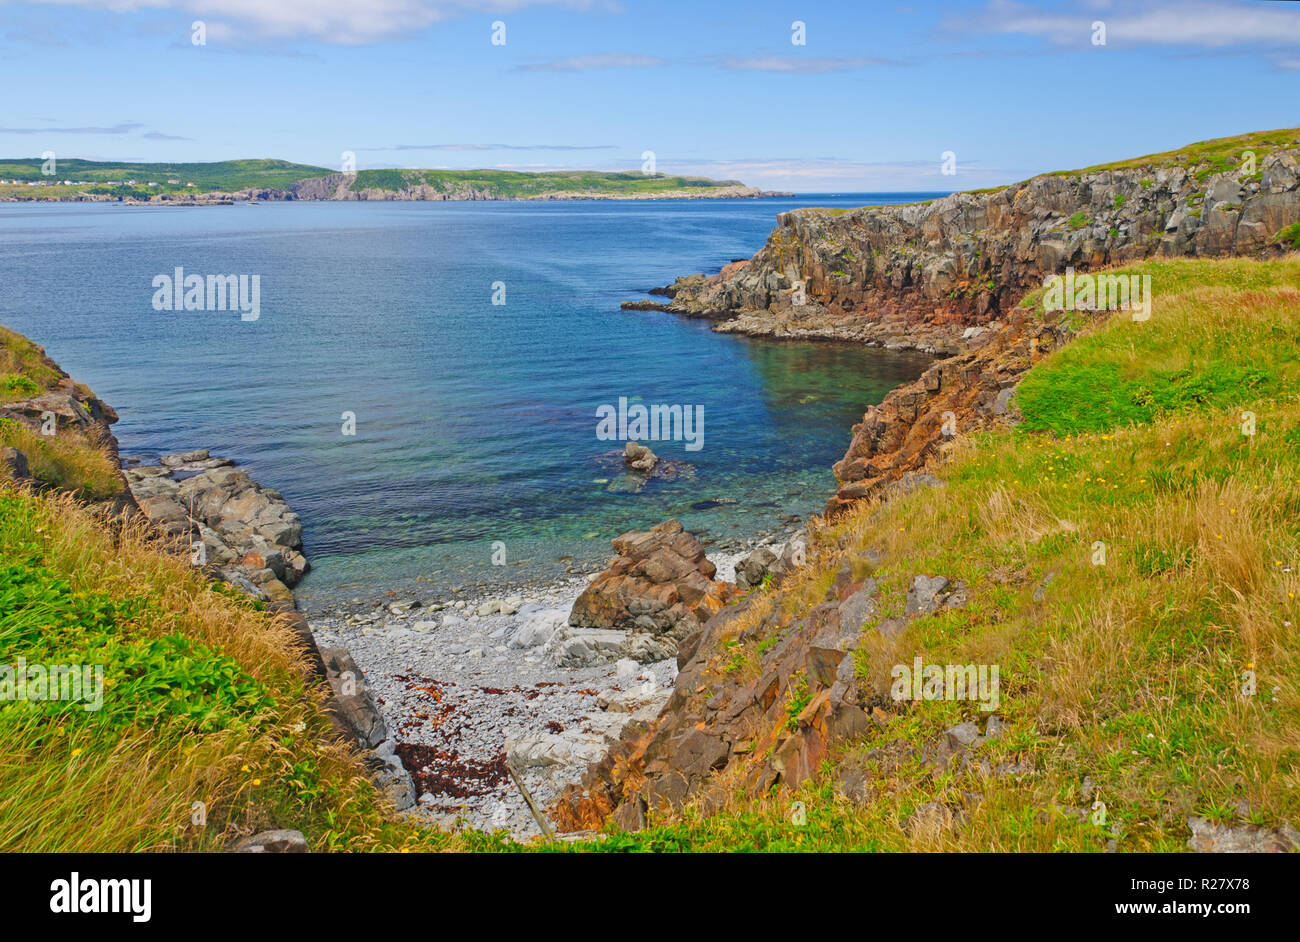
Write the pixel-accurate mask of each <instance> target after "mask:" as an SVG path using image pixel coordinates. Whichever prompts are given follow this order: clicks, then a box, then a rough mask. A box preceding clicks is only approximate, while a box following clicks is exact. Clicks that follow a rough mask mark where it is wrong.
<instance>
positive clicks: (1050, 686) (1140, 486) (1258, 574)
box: [600, 256, 1300, 851]
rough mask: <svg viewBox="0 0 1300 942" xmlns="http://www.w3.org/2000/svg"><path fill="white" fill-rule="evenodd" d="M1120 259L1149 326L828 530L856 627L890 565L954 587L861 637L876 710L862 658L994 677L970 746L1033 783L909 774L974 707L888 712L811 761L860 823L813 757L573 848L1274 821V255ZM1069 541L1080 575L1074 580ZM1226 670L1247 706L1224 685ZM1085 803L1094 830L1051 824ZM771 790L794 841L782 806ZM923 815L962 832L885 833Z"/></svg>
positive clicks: (1281, 337) (1295, 270)
mask: <svg viewBox="0 0 1300 942" xmlns="http://www.w3.org/2000/svg"><path fill="white" fill-rule="evenodd" d="M1123 270H1124V271H1132V272H1136V273H1149V274H1151V275H1152V278H1153V287H1154V291H1155V299H1156V301H1155V305H1154V310H1153V314H1152V318H1151V320H1150V321H1147V322H1145V323H1134V322H1133V321H1131V320H1130V319H1127V318H1126V317H1124V316H1122V315H1120V316H1116V317H1114V318H1112V319H1110V320H1109V321H1104V322H1100V323H1098V324H1097V325H1096V326H1095V330H1091V331H1090V332H1088V333H1086V334H1085V336H1083V337H1081V338H1080V339H1078V340H1076V341H1075V342H1074V343H1073V344H1071V345H1069V346H1067V347H1065V348H1064V349H1063V350H1061V351H1058V352H1057V353H1055V354H1053V355H1052V356H1050V357H1049V358H1048V359H1047V360H1045V361H1044V362H1043V363H1041V364H1040V365H1038V366H1037V367H1035V368H1034V369H1033V370H1032V371H1031V372H1030V373H1029V375H1028V376H1027V377H1026V379H1025V380H1024V382H1023V384H1022V386H1021V394H1020V403H1021V408H1022V410H1023V412H1024V415H1025V421H1024V423H1023V425H1021V426H1020V427H1018V428H1016V429H1012V430H1006V431H998V432H990V433H985V434H981V435H978V436H975V437H974V440H967V441H964V442H961V443H959V444H958V446H957V447H956V449H955V452H956V453H955V455H954V456H953V460H951V461H950V462H949V463H948V464H946V465H945V466H944V468H943V469H942V470H940V471H939V472H938V473H939V474H940V476H941V477H942V478H944V479H945V481H946V485H947V486H946V487H944V488H943V489H937V490H924V491H921V492H917V493H914V494H912V495H910V496H908V497H905V498H902V499H900V500H897V501H895V502H893V503H890V504H888V505H885V506H884V507H883V508H882V507H881V506H880V505H878V504H872V505H870V506H866V507H863V508H861V509H860V510H858V511H857V512H856V513H855V514H854V515H853V516H851V517H850V518H849V519H848V520H846V521H845V522H843V523H841V524H839V525H838V526H836V527H835V528H834V529H833V530H832V532H831V534H830V536H831V537H832V538H835V537H843V538H845V539H846V540H847V541H848V549H847V551H846V552H845V554H843V555H847V556H848V557H849V558H854V557H855V556H857V554H859V553H861V552H862V551H863V550H865V549H867V548H869V547H873V548H876V549H879V550H881V551H883V554H884V563H883V565H881V566H880V567H879V569H878V570H877V571H876V572H875V577H876V578H877V579H879V580H880V581H881V583H882V585H883V590H882V599H883V605H882V608H883V611H882V612H881V613H880V615H881V617H888V616H897V615H901V614H902V610H903V604H904V601H905V598H906V592H907V587H908V585H909V583H910V580H911V578H912V577H913V576H914V575H916V574H919V573H927V574H935V573H942V574H944V575H947V576H949V577H951V578H960V579H964V580H966V581H967V582H968V583H969V584H970V586H971V588H972V591H973V599H972V601H971V603H970V604H969V605H968V606H967V607H966V608H963V609H959V610H956V611H948V612H944V613H941V614H938V615H933V616H927V617H923V618H919V619H917V620H915V621H914V622H913V623H912V624H911V626H910V628H909V629H908V630H907V631H906V632H905V634H904V635H903V636H902V638H901V640H900V641H899V642H898V645H897V647H894V646H892V645H891V644H890V643H889V642H887V641H885V640H884V639H883V638H882V637H881V636H880V635H879V634H878V633H876V632H874V631H873V630H871V628H870V627H868V629H867V630H866V631H865V632H864V642H863V644H862V646H861V648H860V651H859V654H858V672H859V676H860V677H861V678H862V679H863V683H864V686H865V687H866V688H868V689H869V690H873V691H875V692H876V693H877V694H880V695H883V696H886V697H887V696H888V691H889V676H890V675H889V671H890V667H891V666H892V665H894V664H896V663H907V664H910V663H911V660H912V658H913V657H914V656H916V655H920V656H921V657H923V659H924V662H925V663H940V664H942V663H957V664H967V663H975V664H980V663H983V664H998V665H1000V669H1001V696H1002V704H1001V707H1000V710H999V713H1000V714H1001V715H1002V716H1003V717H1005V718H1006V719H1007V720H1008V721H1009V722H1010V724H1011V725H1010V730H1009V732H1008V733H1007V734H1005V735H1003V736H1002V737H1000V738H997V739H993V740H989V741H988V742H986V743H984V744H982V745H981V746H979V747H978V748H977V750H976V751H975V756H976V757H984V758H987V759H988V760H989V761H990V763H991V764H992V765H993V766H995V767H996V765H997V764H998V763H1002V762H1011V761H1017V760H1018V761H1023V762H1027V763H1029V764H1030V765H1032V766H1033V768H1034V773H1033V774H1032V775H1025V776H1020V777H1002V778H999V777H984V776H983V775H980V774H978V773H977V772H968V773H951V772H947V773H940V774H931V773H930V771H929V770H928V769H926V768H924V767H922V765H921V764H920V763H919V762H918V761H917V760H916V758H915V757H914V756H915V751H916V750H917V749H918V748H920V747H922V746H924V745H925V744H928V743H933V742H934V741H936V740H937V739H938V738H939V737H940V735H941V733H942V731H943V730H944V729H945V728H947V727H949V726H951V725H953V724H954V723H957V722H960V721H962V720H964V719H975V720H977V721H979V720H982V718H983V716H984V714H982V713H981V712H980V711H979V710H978V709H977V708H976V706H977V705H976V704H973V703H969V702H967V703H960V702H949V701H939V702H920V703H915V704H900V705H897V706H898V708H897V709H896V715H895V716H894V718H893V719H892V720H890V721H889V722H888V723H887V724H886V725H885V726H884V727H883V728H881V729H880V730H878V731H876V732H873V733H871V734H869V735H868V736H867V737H866V738H865V739H864V740H862V741H861V742H859V743H857V744H855V745H853V746H852V747H850V748H848V749H847V750H845V751H844V752H843V754H841V755H840V756H838V757H837V763H838V764H849V765H855V766H858V767H862V768H865V769H867V770H868V771H870V772H871V774H872V776H873V778H872V783H873V799H872V801H871V802H870V803H869V804H868V805H867V806H865V807H857V806H854V805H852V804H850V803H849V802H848V801H847V800H846V799H844V798H843V797H840V796H838V795H837V794H836V793H835V790H834V788H833V787H832V781H833V779H834V772H835V769H834V768H833V767H828V768H826V769H825V770H824V774H823V775H822V777H821V778H820V779H819V780H817V781H814V782H810V783H808V784H807V785H806V786H805V787H804V788H803V789H802V790H801V792H800V793H799V794H797V795H793V796H789V795H787V796H779V797H778V796H770V797H768V798H762V799H757V800H754V799H747V798H745V797H743V796H742V795H741V794H740V793H739V792H737V795H736V798H735V800H734V802H733V804H732V807H731V808H730V809H729V810H727V811H725V812H724V813H722V814H720V815H716V816H714V817H709V818H703V817H701V816H700V815H699V814H698V813H697V812H693V811H692V812H688V814H687V815H686V816H685V817H684V819H683V820H682V821H680V822H677V823H673V824H669V825H665V826H661V827H659V828H656V829H652V830H650V831H647V832H642V833H638V834H632V835H618V836H616V837H614V838H613V839H612V840H610V841H608V842H606V843H605V844H604V845H600V846H603V848H604V849H608V850H619V849H634V850H644V849H659V850H666V849H692V850H717V849H729V850H735V849H760V848H762V849H807V850H811V849H858V850H932V849H942V850H1017V851H1043V850H1069V851H1090V850H1099V849H1101V848H1102V847H1103V846H1104V845H1105V842H1106V840H1107V839H1108V838H1110V837H1111V836H1112V833H1111V830H1110V825H1112V824H1114V823H1115V822H1118V829H1119V838H1118V846H1119V849H1120V850H1122V851H1153V850H1154V851H1174V850H1183V849H1185V842H1186V840H1187V837H1188V830H1187V827H1186V825H1185V820H1186V817H1187V816H1188V815H1190V814H1201V815H1205V816H1207V817H1209V818H1211V819H1221V820H1224V821H1232V820H1234V818H1235V815H1234V812H1233V809H1234V806H1235V804H1236V803H1237V802H1238V801H1239V800H1241V799H1245V800H1247V801H1248V802H1249V804H1250V807H1251V809H1252V811H1251V819H1252V820H1253V821H1255V822H1257V823H1261V824H1270V825H1276V824H1278V823H1279V822H1281V821H1282V820H1285V819H1288V818H1289V819H1291V820H1292V821H1298V820H1300V788H1297V786H1298V785H1300V628H1297V627H1296V626H1297V624H1298V623H1300V604H1298V603H1297V599H1296V593H1297V592H1298V591H1300V395H1298V394H1300V354H1298V352H1297V351H1300V256H1290V257H1287V258H1284V259H1282V260H1278V261H1271V262H1253V261H1244V260H1237V259H1232V260H1225V261H1172V262H1156V263H1144V264H1142V265H1139V266H1135V267H1133V268H1130V269H1123ZM1036 301H1037V296H1031V297H1030V298H1028V299H1026V303H1027V304H1030V305H1033V304H1035V303H1036ZM1247 409H1248V410H1250V411H1253V412H1254V413H1255V414H1256V416H1257V420H1256V421H1257V429H1256V434H1255V435H1254V436H1253V437H1247V436H1245V435H1244V434H1243V432H1242V428H1241V422H1242V416H1241V412H1242V411H1243V410H1247ZM1095 541H1102V542H1104V543H1105V544H1106V546H1107V558H1106V562H1105V565H1093V564H1092V557H1093V550H1092V547H1093V544H1094V542H1095ZM843 555H841V554H839V553H838V552H834V554H833V556H830V557H824V558H823V559H821V561H820V564H819V565H812V566H810V567H808V568H807V569H806V570H804V571H803V573H802V575H801V576H800V577H799V579H798V581H797V582H796V583H795V584H794V585H793V587H792V588H791V589H790V590H789V591H788V592H785V591H783V593H782V594H781V595H780V596H779V597H778V596H776V595H775V594H773V595H772V597H771V600H770V602H769V601H768V600H767V599H764V600H762V602H763V604H762V605H760V606H759V607H758V609H757V610H756V611H755V612H754V613H753V614H754V617H752V618H750V619H747V620H746V624H748V623H750V622H752V621H757V619H758V617H761V615H762V614H764V613H765V612H766V610H767V607H768V606H770V605H781V606H783V608H782V611H783V612H785V613H787V614H788V616H789V622H793V621H794V620H796V619H797V618H798V617H800V616H802V615H806V614H807V612H808V610H809V609H811V608H812V607H813V606H814V605H816V604H817V603H818V602H820V601H821V600H822V599H823V598H824V593H825V591H826V588H827V587H828V585H829V584H830V582H831V581H832V580H833V576H834V572H835V571H836V569H837V568H838V567H839V566H840V565H841V563H842V562H843ZM1049 573H1055V574H1056V576H1055V579H1054V581H1052V582H1051V583H1050V585H1049V586H1048V588H1047V589H1046V591H1045V593H1044V594H1043V596H1042V598H1041V601H1035V600H1034V593H1035V591H1036V589H1038V588H1039V587H1040V585H1041V584H1042V580H1043V579H1044V578H1045V577H1046V576H1047V575H1048V574H1049ZM789 622H787V623H789ZM740 627H743V625H740V626H737V631H738V630H739V628H740ZM762 647H763V645H762V639H755V640H754V641H751V642H747V643H745V644H743V645H739V646H737V647H732V648H730V649H728V650H727V651H725V652H721V653H720V655H719V670H726V669H728V665H729V664H731V665H734V663H735V661H736V659H737V658H740V659H741V660H742V662H743V660H744V659H746V658H748V659H751V660H753V661H754V663H755V665H756V664H757V662H758V659H760V658H761V650H762ZM723 658H725V661H723ZM1247 669H1253V670H1255V671H1257V672H1258V693H1257V695H1255V696H1254V697H1252V698H1245V697H1243V696H1242V695H1241V694H1240V692H1239V691H1240V687H1241V684H1242V673H1243V671H1245V670H1247ZM1085 777H1089V778H1091V779H1092V781H1093V782H1094V783H1095V785H1096V789H1097V792H1096V795H1095V796H1094V798H1093V799H1085V797H1084V795H1083V794H1082V790H1081V789H1082V784H1083V781H1084V779H1085ZM1097 797H1099V798H1100V800H1102V801H1104V802H1105V804H1106V806H1107V812H1108V816H1109V820H1108V827H1107V828H1104V829H1103V828H1101V827H1098V826H1095V825H1093V824H1091V823H1089V822H1088V820H1087V816H1086V815H1085V816H1082V817H1081V816H1079V815H1071V814H1069V813H1067V811H1065V810H1063V809H1068V808H1079V807H1084V808H1087V807H1088V806H1089V805H1090V803H1091V800H1095V799H1096V798H1097ZM795 799H800V800H802V801H804V802H805V804H806V807H807V816H808V822H807V824H806V825H805V826H802V827H796V826H794V825H792V824H791V823H790V820H789V817H788V810H789V807H790V804H791V802H792V801H793V800H795ZM932 801H937V802H943V803H946V804H947V805H948V806H949V807H951V808H953V809H964V810H965V812H966V814H968V815H969V817H968V819H967V822H966V823H965V824H964V825H962V826H961V827H958V828H956V829H948V830H938V831H929V832H924V833H922V832H917V833H914V834H909V833H908V831H907V829H905V827H904V825H905V823H906V822H907V820H908V818H909V816H910V815H911V813H912V812H913V810H914V809H915V808H916V807H918V806H919V805H921V804H923V803H926V802H932Z"/></svg>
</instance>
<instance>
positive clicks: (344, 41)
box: [28, 0, 607, 45]
mask: <svg viewBox="0 0 1300 942" xmlns="http://www.w3.org/2000/svg"><path fill="white" fill-rule="evenodd" d="M28 2H31V3H38V4H49V5H59V6H77V7H81V8H83V9H87V10H107V11H111V12H113V13H137V12H140V11H146V10H176V11H178V12H181V13H183V14H184V15H185V16H186V17H187V18H188V17H193V18H194V19H199V20H203V21H204V23H205V24H206V25H207V28H208V39H209V42H211V41H213V40H214V39H218V40H232V41H235V40H240V39H247V40H258V39H286V38H296V37H303V38H309V39H316V40H320V41H321V42H326V43H333V44H337V45H365V44H368V43H373V42H378V41H380V40H384V39H391V38H394V37H397V36H400V35H402V34H404V33H409V32H413V31H416V30H422V29H425V28H427V27H429V26H432V25H434V24H435V23H441V22H444V21H446V20H451V19H456V18H459V17H463V16H467V15H469V14H474V13H481V14H491V15H504V14H508V13H512V12H514V11H516V10H521V9H523V8H525V7H529V6H540V5H548V6H560V7H565V8H568V9H577V10H585V9H590V8H591V7H593V6H597V5H601V6H606V5H607V4H603V3H600V2H599V0H28ZM487 26H488V24H486V23H485V24H484V42H485V43H486V42H487V36H488V33H487ZM507 36H508V34H507Z"/></svg>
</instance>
